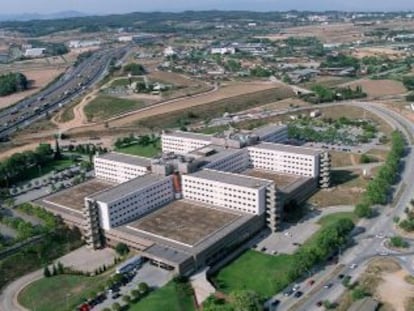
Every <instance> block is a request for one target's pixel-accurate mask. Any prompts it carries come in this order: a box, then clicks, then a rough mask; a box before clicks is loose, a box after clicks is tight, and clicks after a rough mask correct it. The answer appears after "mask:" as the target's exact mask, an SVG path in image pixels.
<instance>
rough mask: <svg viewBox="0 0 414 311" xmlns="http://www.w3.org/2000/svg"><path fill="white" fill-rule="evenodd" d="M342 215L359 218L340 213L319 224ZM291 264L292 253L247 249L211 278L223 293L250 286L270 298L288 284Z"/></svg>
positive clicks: (292, 263) (325, 224)
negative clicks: (271, 252)
mask: <svg viewBox="0 0 414 311" xmlns="http://www.w3.org/2000/svg"><path fill="white" fill-rule="evenodd" d="M341 218H349V219H351V220H352V221H353V222H354V223H356V222H357V220H358V217H356V216H355V215H354V214H353V213H351V212H343V213H335V214H331V215H327V216H325V217H322V218H321V219H320V220H319V221H318V224H319V225H321V229H322V228H324V227H326V226H329V225H331V224H333V223H335V222H336V221H338V220H339V219H341ZM321 229H320V230H321ZM318 232H319V231H318ZM318 232H316V233H315V234H314V235H312V236H311V237H310V238H309V239H308V240H307V241H306V242H305V244H304V246H305V247H307V246H311V244H312V243H315V241H316V237H317V234H318ZM293 265H294V255H278V256H272V255H267V254H263V253H260V252H257V251H254V250H249V251H247V252H245V253H244V254H243V255H241V256H240V257H239V258H238V259H236V260H235V261H233V262H232V263H231V264H229V265H228V266H226V267H224V268H223V269H221V270H220V272H219V273H218V274H217V275H216V276H215V277H214V278H213V279H214V281H215V283H216V285H217V286H218V288H219V290H221V291H223V292H225V293H229V292H231V291H234V290H243V289H250V290H254V291H256V292H257V293H258V294H259V295H261V296H262V297H270V296H271V295H274V294H275V293H277V292H280V291H281V290H282V289H284V288H285V287H286V286H288V285H289V283H290V282H289V278H288V275H289V271H291V270H292V268H293Z"/></svg>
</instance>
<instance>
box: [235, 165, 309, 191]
mask: <svg viewBox="0 0 414 311" xmlns="http://www.w3.org/2000/svg"><path fill="white" fill-rule="evenodd" d="M242 174H243V175H247V176H252V177H256V178H261V179H266V180H270V181H273V182H274V183H275V185H276V187H277V188H278V189H280V190H282V191H286V192H289V191H291V190H293V189H294V188H296V187H298V186H300V185H301V184H303V183H304V182H306V181H307V180H309V178H306V177H302V176H297V175H288V174H280V173H276V172H272V171H265V170H259V169H247V170H245V171H243V172H242Z"/></svg>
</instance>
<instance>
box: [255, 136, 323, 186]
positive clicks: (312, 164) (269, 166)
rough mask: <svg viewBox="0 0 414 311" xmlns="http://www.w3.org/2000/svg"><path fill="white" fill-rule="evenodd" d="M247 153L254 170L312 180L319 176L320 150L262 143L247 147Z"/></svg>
mask: <svg viewBox="0 0 414 311" xmlns="http://www.w3.org/2000/svg"><path fill="white" fill-rule="evenodd" d="M248 151H249V158H250V164H251V166H253V167H254V168H259V169H263V170H267V171H273V172H280V173H284V174H293V175H299V176H305V177H312V178H317V177H318V176H319V171H320V170H319V168H320V166H319V162H320V155H321V151H320V150H317V149H311V148H303V147H296V146H288V145H281V144H272V143H262V144H259V145H256V146H251V147H248Z"/></svg>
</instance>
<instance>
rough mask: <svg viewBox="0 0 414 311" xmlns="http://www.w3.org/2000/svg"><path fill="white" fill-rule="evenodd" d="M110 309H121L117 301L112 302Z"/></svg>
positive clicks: (117, 310)
mask: <svg viewBox="0 0 414 311" xmlns="http://www.w3.org/2000/svg"><path fill="white" fill-rule="evenodd" d="M112 310H114V311H120V310H121V305H120V304H119V303H117V302H114V303H113V304H112Z"/></svg>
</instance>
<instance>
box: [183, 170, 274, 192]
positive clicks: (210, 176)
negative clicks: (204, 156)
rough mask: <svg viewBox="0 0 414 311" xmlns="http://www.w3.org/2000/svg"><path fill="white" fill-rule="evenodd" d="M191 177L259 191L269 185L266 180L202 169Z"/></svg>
mask: <svg viewBox="0 0 414 311" xmlns="http://www.w3.org/2000/svg"><path fill="white" fill-rule="evenodd" d="M191 176H194V177H198V178H202V179H207V180H211V181H217V182H222V183H226V184H230V185H235V186H240V187H246V188H253V189H260V188H262V187H265V186H267V185H268V184H269V181H268V180H263V179H259V178H255V177H249V176H246V175H241V174H233V173H227V172H221V171H215V170H209V169H203V170H201V171H198V172H196V173H194V174H191Z"/></svg>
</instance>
